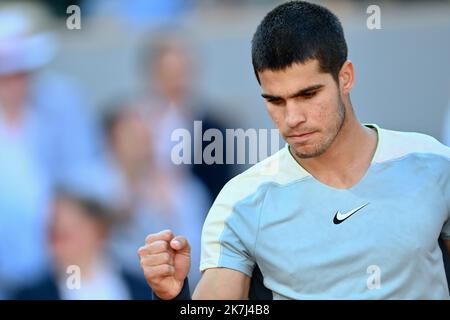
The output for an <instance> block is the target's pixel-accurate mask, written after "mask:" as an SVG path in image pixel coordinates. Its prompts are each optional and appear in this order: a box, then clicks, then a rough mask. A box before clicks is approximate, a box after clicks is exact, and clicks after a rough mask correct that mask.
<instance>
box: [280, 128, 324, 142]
mask: <svg viewBox="0 0 450 320" xmlns="http://www.w3.org/2000/svg"><path fill="white" fill-rule="evenodd" d="M316 132H317V131H311V132H306V133H301V134H293V135H289V136H287V140H289V141H290V142H294V143H302V142H305V141H307V140H308V139H309V138H310V137H311V136H312V135H313V134H314V133H316Z"/></svg>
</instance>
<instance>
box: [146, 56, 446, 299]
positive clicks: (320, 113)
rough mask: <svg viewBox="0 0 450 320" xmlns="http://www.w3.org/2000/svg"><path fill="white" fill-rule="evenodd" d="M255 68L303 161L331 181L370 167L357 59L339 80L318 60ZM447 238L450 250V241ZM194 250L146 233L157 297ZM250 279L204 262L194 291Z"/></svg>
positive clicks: (370, 140) (218, 294)
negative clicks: (357, 100)
mask: <svg viewBox="0 0 450 320" xmlns="http://www.w3.org/2000/svg"><path fill="white" fill-rule="evenodd" d="M258 75H259V78H260V81H261V88H262V91H263V93H262V96H263V98H264V99H265V100H266V106H267V110H268V112H269V115H270V117H271V118H272V120H273V121H274V123H275V124H276V126H277V127H278V129H279V130H280V133H281V134H282V136H283V137H284V139H285V140H286V141H287V142H288V143H289V145H290V152H291V154H292V155H293V157H294V158H295V159H296V161H297V162H298V163H299V165H301V166H302V167H303V168H305V169H306V170H307V171H308V172H309V173H310V174H311V175H312V176H313V177H314V178H315V179H317V180H318V181H319V182H321V183H323V184H326V185H328V186H330V187H332V188H336V189H348V188H351V187H352V186H354V185H355V184H357V183H358V182H359V181H360V180H361V179H362V178H363V176H364V175H365V173H366V171H367V169H368V168H369V166H370V163H371V161H372V158H373V155H374V153H375V150H376V145H377V135H376V132H375V131H373V130H372V129H369V128H367V127H365V126H363V125H362V124H361V123H360V122H359V121H358V120H357V118H356V116H355V113H354V111H353V107H352V104H351V101H350V91H351V89H352V87H353V85H354V81H355V78H354V76H355V74H354V67H353V64H352V62H351V61H346V62H345V63H344V65H343V66H342V68H341V70H340V72H339V75H338V81H336V80H335V79H334V78H333V77H332V75H331V74H329V73H324V72H321V70H320V68H319V64H318V61H317V60H310V61H306V62H305V63H302V64H301V63H296V64H293V65H291V66H289V67H288V68H286V69H284V70H276V71H274V70H264V71H262V72H259V73H258ZM304 134H308V135H304ZM302 135H303V136H302ZM444 243H445V246H446V247H447V248H448V249H449V252H450V241H444ZM189 252H190V249H189V245H188V243H187V241H186V239H185V238H183V237H173V234H172V232H171V231H170V230H166V231H163V232H161V233H159V234H155V235H150V236H148V237H147V239H146V244H145V245H144V246H143V247H141V248H140V249H139V250H138V254H139V256H140V258H141V265H142V268H143V270H144V275H145V277H146V279H147V282H148V283H149V285H150V286H151V287H152V288H153V290H154V292H155V293H156V295H158V296H159V297H160V298H162V299H172V298H174V297H175V296H177V294H178V293H179V292H180V291H181V289H182V286H183V280H184V278H185V277H186V276H187V273H188V271H189ZM249 286H250V278H249V277H248V276H246V275H244V274H243V273H241V272H238V271H234V270H231V269H224V268H213V269H207V270H205V271H204V272H203V275H202V278H201V280H200V282H199V284H198V285H197V288H196V290H195V292H194V294H193V296H192V298H193V299H211V300H212V299H247V298H248V291H249Z"/></svg>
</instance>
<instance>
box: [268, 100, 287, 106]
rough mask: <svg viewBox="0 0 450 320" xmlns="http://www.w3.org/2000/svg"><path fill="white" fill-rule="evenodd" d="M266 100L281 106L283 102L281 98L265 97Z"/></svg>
mask: <svg viewBox="0 0 450 320" xmlns="http://www.w3.org/2000/svg"><path fill="white" fill-rule="evenodd" d="M267 102H268V103H270V104H273V105H275V106H281V105H282V104H283V99H267Z"/></svg>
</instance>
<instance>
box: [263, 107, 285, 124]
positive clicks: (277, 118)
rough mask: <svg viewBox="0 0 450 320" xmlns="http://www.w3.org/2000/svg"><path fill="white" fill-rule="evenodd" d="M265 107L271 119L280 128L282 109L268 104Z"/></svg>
mask: <svg viewBox="0 0 450 320" xmlns="http://www.w3.org/2000/svg"><path fill="white" fill-rule="evenodd" d="M266 107H267V111H268V112H269V116H270V118H271V119H272V121H273V122H274V123H275V124H276V126H277V127H278V128H281V127H280V125H281V124H282V123H283V109H282V108H277V107H274V106H269V105H266Z"/></svg>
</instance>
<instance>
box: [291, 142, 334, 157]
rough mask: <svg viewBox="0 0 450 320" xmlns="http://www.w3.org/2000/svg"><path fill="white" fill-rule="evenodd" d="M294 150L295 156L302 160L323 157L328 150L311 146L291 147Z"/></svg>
mask: <svg viewBox="0 0 450 320" xmlns="http://www.w3.org/2000/svg"><path fill="white" fill-rule="evenodd" d="M291 148H292V150H293V151H294V153H295V155H296V156H297V157H298V158H300V159H309V158H314V157H318V156H320V155H322V154H323V153H325V151H326V149H325V148H321V146H318V145H310V146H307V145H305V146H298V145H297V146H296V145H292V146H291Z"/></svg>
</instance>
